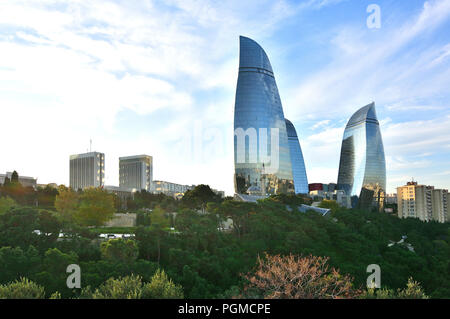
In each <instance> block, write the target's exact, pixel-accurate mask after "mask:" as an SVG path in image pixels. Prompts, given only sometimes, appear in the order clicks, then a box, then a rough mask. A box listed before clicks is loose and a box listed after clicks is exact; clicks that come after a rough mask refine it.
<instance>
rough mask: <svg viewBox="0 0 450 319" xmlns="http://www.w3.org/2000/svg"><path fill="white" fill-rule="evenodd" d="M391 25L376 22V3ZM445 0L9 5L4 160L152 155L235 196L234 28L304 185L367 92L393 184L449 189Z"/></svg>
mask: <svg viewBox="0 0 450 319" xmlns="http://www.w3.org/2000/svg"><path fill="white" fill-rule="evenodd" d="M370 4H377V5H378V6H379V7H380V9H381V28H379V29H369V28H368V27H367V24H366V20H367V17H368V16H369V13H367V12H366V9H367V7H368V5H370ZM448 30H450V0H429V1H424V0H420V1H419V0H408V1H395V0H391V1H388V0H386V1H380V0H369V1H366V0H346V1H345V0H305V1H287V0H285V1H263V0H257V1H256V0H255V1H189V0H180V1H177V0H170V1H142V0H140V1H131V0H127V1H104V0H96V1H81V0H76V1H75V0H74V1H65V2H61V1H54V0H26V1H25V0H24V1H19V0H17V1H14V0H10V1H2V2H0V108H1V115H2V123H1V124H0V134H1V135H0V136H1V143H2V154H1V156H0V170H1V171H11V170H13V169H16V170H18V171H19V174H23V175H29V176H35V177H38V182H41V183H48V182H57V183H65V184H67V183H68V179H69V155H70V154H75V153H81V152H85V151H86V150H87V149H88V148H89V139H91V138H92V140H93V149H95V150H98V151H101V152H104V153H106V181H107V184H109V185H117V184H118V157H119V156H126V155H133V154H149V155H152V156H153V157H154V178H155V179H162V180H168V181H172V182H178V183H186V184H199V183H207V184H210V185H211V186H212V187H214V188H217V189H223V190H225V191H226V192H227V194H232V193H233V147H232V143H233V107H234V94H235V87H236V80H237V74H238V53H239V47H238V44H239V35H245V36H248V37H251V38H253V39H254V40H256V41H257V42H258V43H259V44H261V46H262V47H263V48H264V49H265V51H266V52H267V54H268V56H269V58H270V60H271V63H272V67H273V69H274V72H275V78H276V81H277V84H278V88H279V91H280V95H281V100H282V103H283V108H284V112H285V116H286V118H288V119H290V120H291V121H292V122H293V123H294V125H295V126H296V128H297V132H298V134H299V136H300V143H301V146H302V149H303V153H304V157H305V163H306V167H307V173H308V179H309V181H310V182H336V179H337V169H338V165H339V153H340V143H341V139H342V134H343V131H344V127H345V124H346V122H347V120H348V118H349V117H350V116H351V115H352V114H353V112H355V111H356V110H357V109H358V108H359V107H362V106H364V105H366V104H368V103H370V102H371V101H372V100H373V101H375V103H376V106H377V113H378V118H379V120H380V122H381V130H382V134H383V139H384V144H385V152H386V159H387V174H388V176H387V177H388V192H393V191H394V189H395V187H397V186H400V185H403V184H404V183H405V182H406V181H407V180H410V179H411V178H413V177H414V179H416V180H418V181H419V182H421V183H424V184H431V185H435V186H438V187H444V188H450V90H449V88H450V32H448Z"/></svg>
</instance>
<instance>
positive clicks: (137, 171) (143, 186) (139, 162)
mask: <svg viewBox="0 0 450 319" xmlns="http://www.w3.org/2000/svg"><path fill="white" fill-rule="evenodd" d="M152 181H153V158H152V157H151V156H149V155H136V156H127V157H120V158H119V186H120V187H121V188H135V189H137V190H146V191H148V192H149V191H150V190H151V184H152Z"/></svg>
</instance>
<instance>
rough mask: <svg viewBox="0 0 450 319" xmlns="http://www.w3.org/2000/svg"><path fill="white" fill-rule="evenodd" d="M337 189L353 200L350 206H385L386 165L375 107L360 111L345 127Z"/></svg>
mask: <svg viewBox="0 0 450 319" xmlns="http://www.w3.org/2000/svg"><path fill="white" fill-rule="evenodd" d="M338 189H342V190H344V191H345V192H346V193H347V194H348V195H350V196H352V206H353V207H359V208H370V207H373V206H375V207H378V209H381V208H382V207H383V206H384V197H385V192H386V161H385V157H384V147H383V140H382V138H381V132H380V125H379V123H378V120H377V114H376V112H375V103H371V104H369V105H366V106H364V107H363V108H361V109H359V110H358V111H357V112H356V113H355V114H353V116H352V117H351V118H350V120H349V121H348V123H347V126H346V128H345V131H344V138H343V140H342V147H341V159H340V163H339V175H338Z"/></svg>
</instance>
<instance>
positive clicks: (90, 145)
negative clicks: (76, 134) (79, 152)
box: [89, 139, 92, 152]
mask: <svg viewBox="0 0 450 319" xmlns="http://www.w3.org/2000/svg"><path fill="white" fill-rule="evenodd" d="M89 152H92V139H89Z"/></svg>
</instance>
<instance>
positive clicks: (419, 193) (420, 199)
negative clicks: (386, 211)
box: [397, 182, 449, 223]
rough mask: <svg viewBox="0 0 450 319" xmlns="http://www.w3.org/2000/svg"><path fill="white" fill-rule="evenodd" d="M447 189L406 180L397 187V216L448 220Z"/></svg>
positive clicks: (424, 219) (441, 221)
mask: <svg viewBox="0 0 450 319" xmlns="http://www.w3.org/2000/svg"><path fill="white" fill-rule="evenodd" d="M448 197H449V196H448V190H446V189H435V188H434V186H427V185H419V184H418V183H417V182H408V183H407V184H406V185H405V186H401V187H398V188H397V202H398V217H399V218H418V219H420V220H422V221H426V222H428V221H437V222H440V223H444V222H446V221H449V219H448V218H449V206H448Z"/></svg>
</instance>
